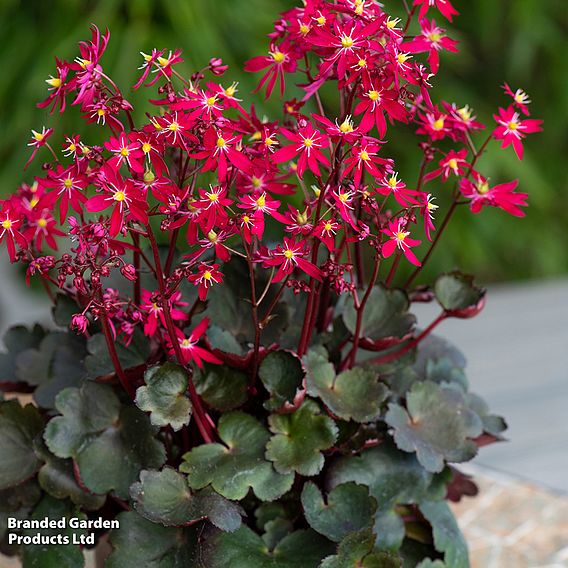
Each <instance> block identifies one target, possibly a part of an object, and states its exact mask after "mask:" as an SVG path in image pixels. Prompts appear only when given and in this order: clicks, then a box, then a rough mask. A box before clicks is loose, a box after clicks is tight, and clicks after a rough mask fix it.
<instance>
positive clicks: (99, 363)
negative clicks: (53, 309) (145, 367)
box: [85, 328, 150, 378]
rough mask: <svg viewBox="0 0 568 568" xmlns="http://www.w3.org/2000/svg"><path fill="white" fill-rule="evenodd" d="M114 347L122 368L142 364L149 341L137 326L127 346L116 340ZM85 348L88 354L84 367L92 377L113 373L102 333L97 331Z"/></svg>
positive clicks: (148, 354) (147, 350) (148, 351)
mask: <svg viewBox="0 0 568 568" xmlns="http://www.w3.org/2000/svg"><path fill="white" fill-rule="evenodd" d="M115 347H116V352H117V354H118V358H119V359H120V364H121V365H122V368H123V369H131V368H132V367H137V366H139V365H142V364H144V363H145V362H146V361H147V359H148V357H149V356H150V342H149V341H148V339H147V338H146V337H145V336H144V334H143V332H142V331H141V330H140V329H138V328H136V330H135V331H134V335H133V336H132V341H131V342H130V344H129V345H128V346H126V345H124V344H123V343H121V342H120V341H117V342H116V343H115ZM87 350H88V351H89V355H87V357H86V358H85V368H86V370H87V371H88V373H89V375H90V376H91V377H92V378H96V377H101V376H104V375H108V374H110V373H114V366H113V364H112V361H111V359H110V356H109V354H108V348H107V344H106V340H105V336H104V335H103V334H102V333H97V334H95V335H93V336H92V337H91V338H90V339H89V341H88V342H87Z"/></svg>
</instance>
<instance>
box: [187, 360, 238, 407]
mask: <svg viewBox="0 0 568 568" xmlns="http://www.w3.org/2000/svg"><path fill="white" fill-rule="evenodd" d="M193 383H194V384H195V389H196V390H197V393H198V394H199V396H201V398H202V399H203V400H204V401H205V402H206V403H207V404H209V405H210V406H212V407H213V408H215V409H216V410H220V411H221V412H226V411H227V410H233V409H234V408H237V407H239V406H242V405H243V404H244V403H245V402H246V400H247V387H248V377H247V375H246V374H245V373H243V372H241V371H237V370H235V369H231V368H229V367H225V366H223V365H204V367H203V370H201V371H197V372H196V373H195V375H194V377H193Z"/></svg>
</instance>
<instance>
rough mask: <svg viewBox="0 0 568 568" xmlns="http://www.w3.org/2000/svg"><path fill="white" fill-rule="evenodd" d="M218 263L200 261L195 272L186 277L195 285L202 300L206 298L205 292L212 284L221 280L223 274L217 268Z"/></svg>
mask: <svg viewBox="0 0 568 568" xmlns="http://www.w3.org/2000/svg"><path fill="white" fill-rule="evenodd" d="M218 269H219V265H218V264H206V263H204V262H202V263H200V265H199V267H198V269H197V272H196V273H195V274H192V275H191V276H189V277H188V278H187V279H188V280H189V281H190V282H191V283H192V284H194V285H195V286H197V287H198V288H197V289H198V295H199V299H200V300H201V301H202V302H204V301H205V300H206V298H207V292H208V291H209V288H210V287H211V286H213V284H219V283H221V282H223V274H222V273H221V272H220V271H219V270H218Z"/></svg>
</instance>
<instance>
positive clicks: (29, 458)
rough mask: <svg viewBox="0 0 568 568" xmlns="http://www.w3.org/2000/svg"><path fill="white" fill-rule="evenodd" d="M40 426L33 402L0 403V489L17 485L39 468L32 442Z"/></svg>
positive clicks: (41, 422) (39, 461)
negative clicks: (24, 404) (25, 403)
mask: <svg viewBox="0 0 568 568" xmlns="http://www.w3.org/2000/svg"><path fill="white" fill-rule="evenodd" d="M42 429H43V420H42V418H41V416H40V414H39V412H38V410H37V408H35V407H34V406H33V405H31V404H28V405H26V406H24V407H22V406H21V405H20V403H19V402H18V401H16V400H10V401H5V402H0V489H6V488H8V487H12V486H14V485H18V484H19V483H21V482H22V481H25V480H26V479H28V478H30V477H31V476H32V475H34V474H35V472H36V471H37V470H38V469H39V467H40V465H41V460H40V459H39V458H38V457H37V456H36V454H35V452H34V448H33V441H34V438H36V436H39V435H40V433H41V431H42Z"/></svg>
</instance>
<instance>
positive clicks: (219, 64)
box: [209, 57, 229, 77]
mask: <svg viewBox="0 0 568 568" xmlns="http://www.w3.org/2000/svg"><path fill="white" fill-rule="evenodd" d="M228 68H229V66H228V65H223V60H222V59H221V58H220V57H213V58H212V59H210V60H209V71H211V73H213V75H216V76H217V77H220V76H221V75H223V73H225V71H226V70H227V69H228Z"/></svg>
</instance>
